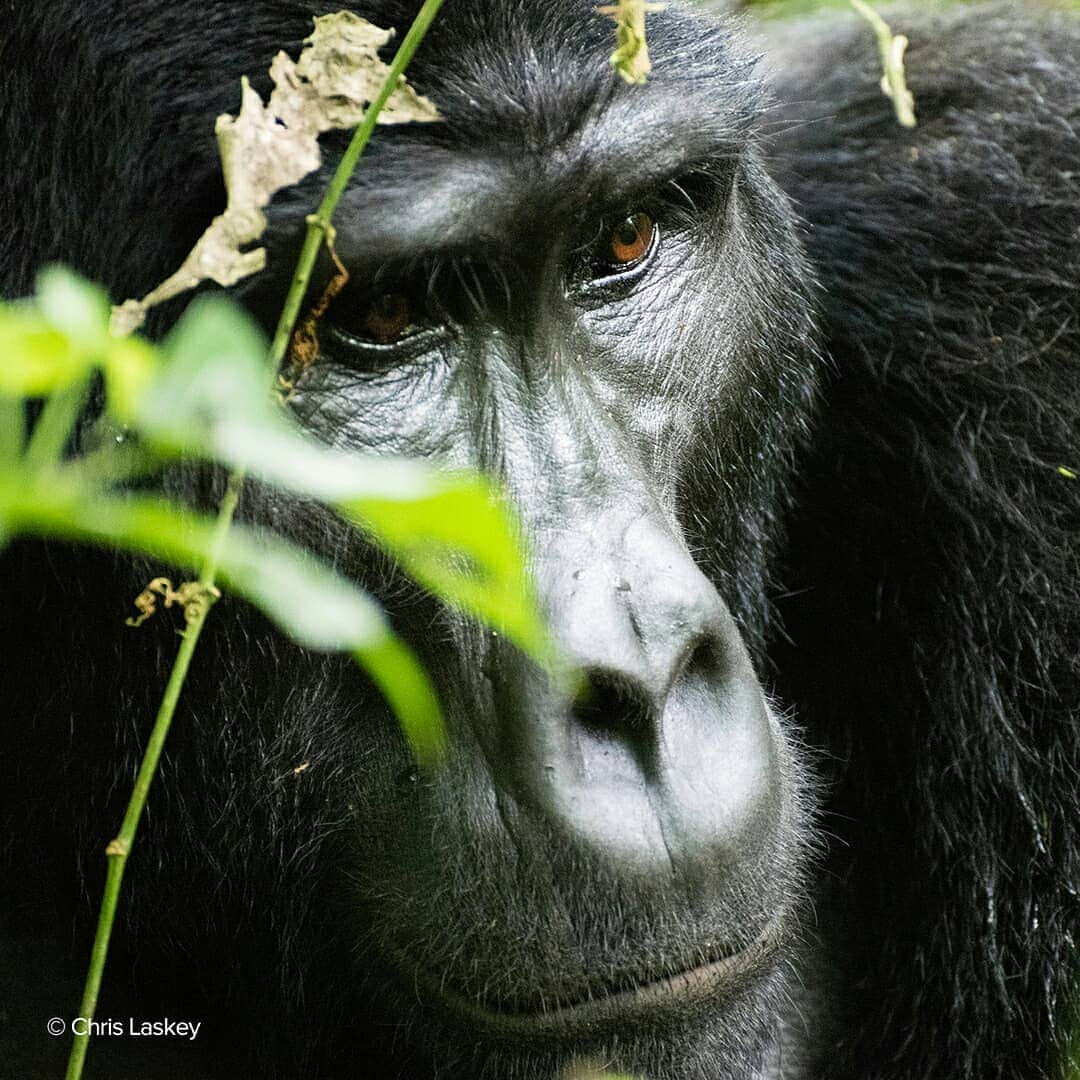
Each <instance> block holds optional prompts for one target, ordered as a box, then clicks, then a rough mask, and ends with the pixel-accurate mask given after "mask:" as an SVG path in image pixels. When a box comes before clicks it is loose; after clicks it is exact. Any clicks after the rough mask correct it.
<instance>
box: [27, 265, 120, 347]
mask: <svg viewBox="0 0 1080 1080" xmlns="http://www.w3.org/2000/svg"><path fill="white" fill-rule="evenodd" d="M36 300H37V306H38V310H39V311H40V312H41V314H42V316H43V317H44V319H45V321H46V322H48V323H49V325H50V326H52V327H53V328H54V329H55V330H58V331H60V333H62V334H63V335H64V336H65V337H66V338H67V339H68V341H69V342H70V343H71V345H72V347H73V348H76V349H81V350H82V352H83V353H84V354H85V355H87V356H95V355H98V354H100V353H102V352H104V350H105V348H106V346H107V344H108V341H109V297H108V296H107V295H106V293H105V290H104V289H101V288H99V287H98V286H97V285H92V284H90V282H88V281H85V280H84V279H83V278H81V277H79V276H78V274H75V273H73V272H72V271H71V270H68V269H67V267H64V266H47V267H45V269H43V270H42V271H41V272H40V273H39V274H38V276H37V293H36Z"/></svg>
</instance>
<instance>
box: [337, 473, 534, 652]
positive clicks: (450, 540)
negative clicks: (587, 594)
mask: <svg viewBox="0 0 1080 1080" xmlns="http://www.w3.org/2000/svg"><path fill="white" fill-rule="evenodd" d="M432 481H433V483H432V487H433V490H432V491H431V492H430V493H428V494H425V495H421V496H413V497H411V498H410V497H404V498H392V497H387V496H383V497H370V496H354V497H352V498H348V499H343V500H340V501H339V502H338V506H339V508H340V510H341V511H342V513H343V514H344V515H345V516H346V517H347V518H349V519H350V520H353V521H355V522H357V523H358V524H360V525H361V526H362V527H363V528H364V529H365V530H366V531H368V532H369V533H371V535H372V536H373V537H374V538H375V540H376V541H377V542H378V543H379V544H380V546H382V547H383V548H384V549H385V550H386V551H388V552H389V553H390V554H392V555H393V556H394V557H395V558H396V559H398V560H399V561H400V563H401V565H402V566H403V567H404V568H405V570H406V571H408V573H409V574H411V575H412V576H413V577H414V578H415V579H416V580H417V581H418V582H420V583H421V584H422V585H424V586H426V587H427V588H428V589H429V590H430V591H431V592H432V593H434V594H435V595H436V596H438V597H440V598H441V599H443V600H445V601H446V602H447V603H449V604H452V605H453V606H455V607H458V608H461V609H463V610H465V611H468V612H471V613H472V614H474V615H477V616H479V617H480V618H481V619H482V620H483V621H484V622H486V623H488V624H489V625H490V626H492V627H494V628H495V629H496V630H498V631H500V632H502V633H503V634H505V635H506V636H507V637H508V638H509V639H510V640H511V641H513V642H514V643H515V644H516V645H518V647H519V648H521V649H522V650H524V651H525V652H526V653H528V654H529V655H531V656H533V657H534V658H535V659H537V660H539V661H540V662H541V663H543V664H545V665H549V664H550V663H551V662H552V660H553V658H554V654H553V650H552V647H551V643H550V641H549V639H548V635H547V631H546V629H545V627H544V623H543V621H542V619H541V618H540V615H539V611H538V605H537V603H536V598H535V593H534V590H533V585H532V580H531V578H530V577H529V574H528V572H527V569H526V563H525V553H524V544H523V542H522V539H521V537H520V534H519V532H518V530H517V528H516V526H515V524H514V522H513V520H512V519H511V517H510V515H509V514H508V513H507V512H506V510H505V507H504V505H503V504H502V503H501V502H500V501H499V499H498V498H497V496H496V494H495V492H494V490H493V489H492V487H491V485H490V484H488V483H487V482H486V481H485V480H484V479H483V478H481V477H479V476H477V475H474V474H468V473H441V474H438V475H437V476H435V477H433V478H432Z"/></svg>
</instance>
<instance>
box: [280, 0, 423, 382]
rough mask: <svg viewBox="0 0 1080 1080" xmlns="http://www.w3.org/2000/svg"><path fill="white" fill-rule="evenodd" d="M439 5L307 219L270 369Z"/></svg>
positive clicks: (397, 61) (402, 51) (403, 48)
mask: <svg viewBox="0 0 1080 1080" xmlns="http://www.w3.org/2000/svg"><path fill="white" fill-rule="evenodd" d="M442 5H443V0H425V3H424V6H423V7H422V8H421V9H420V11H419V12H418V13H417V16H416V18H415V19H414V20H413V24H412V26H410V27H409V30H408V33H406V35H405V37H404V38H403V39H402V42H401V44H400V45H399V46H398V51H397V52H396V53H395V54H394V59H393V60H391V61H390V70H389V72H388V73H387V76H386V81H385V82H384V83H383V85H382V89H381V90H380V91H379V93H378V96H377V97H376V98H375V100H374V101H373V102H372V103H371V104H370V105H369V106H368V108H367V111H366V112H365V113H364V118H363V119H362V120H361V121H360V125H359V127H357V129H356V131H354V132H353V136H352V139H351V140H350V141H349V146H348V148H347V149H346V151H345V153H344V155H343V156H342V158H341V161H340V162H338V167H337V169H335V170H334V177H333V179H332V180H331V181H330V186H329V187H328V188H327V189H326V194H325V195H324V196H323V200H322V202H321V203H319V208H318V210H316V211H315V213H314V214H312V215H310V216H309V217H308V219H307V232H306V233H305V235H304V244H303V247H301V249H300V258H299V259H298V260H297V264H296V273H295V274H294V275H293V279H292V284H291V285H290V287H289V292H288V295H287V296H286V297H285V306H284V307H283V308H282V309H281V317H280V318H279V319H278V324H277V330H276V331H275V332H274V340H273V343H272V344H271V346H270V365H271V368H272V370H273V371H274V372H276V371H277V370H278V368H279V367H280V366H281V364H282V361H283V360H284V359H285V354H286V352H288V348H289V340H290V339H291V338H292V333H293V327H294V326H295V325H296V320H297V318H298V317H299V315H300V305H301V304H302V303H303V302H304V296H305V295H306V294H307V290H308V286H309V285H310V284H311V272H312V270H314V268H315V260H316V259H317V258H318V255H319V248H320V247H321V246H322V243H323V238H324V237H327V236H330V235H332V232H333V227H334V226H333V217H334V211H335V210H337V206H338V203H339V202H340V201H341V196H342V195H344V194H345V188H346V187H347V186H348V183H349V180H350V179H351V178H352V174H353V172H354V171H355V169H356V166H357V163H358V162H359V161H360V157H361V155H362V154H363V153H364V149H365V148H366V147H367V144H368V140H369V139H370V138H371V133H372V132H373V131H374V130H375V124H376V122H377V121H378V119H379V113H380V112H382V109H383V106H384V105H385V104H386V103H387V101H388V100H389V99H390V95H391V94H392V93H393V92H394V91H395V90H396V89H397V86H398V83H399V82H400V81H401V76H402V75H404V74H405V68H406V67H408V64H409V61H410V60H411V59H412V57H413V53H415V52H416V49H417V46H418V45H419V44H420V42H421V41H423V39H424V35H425V34H426V33H427V32H428V27H430V26H431V22H432V20H433V19H434V18H435V16H436V15H437V14H438V12H439V8H440V7H442Z"/></svg>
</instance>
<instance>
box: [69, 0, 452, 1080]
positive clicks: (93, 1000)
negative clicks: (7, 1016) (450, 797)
mask: <svg viewBox="0 0 1080 1080" xmlns="http://www.w3.org/2000/svg"><path fill="white" fill-rule="evenodd" d="M442 2H443V0H425V3H424V5H423V7H422V8H421V9H420V12H419V14H418V15H417V17H416V19H415V21H414V22H413V24H412V26H411V27H410V28H409V32H408V33H407V34H406V35H405V38H404V40H403V41H402V43H401V46H400V47H399V48H398V50H397V53H396V55H395V56H394V59H393V61H392V62H391V64H390V68H389V70H388V72H387V74H386V78H385V80H384V82H383V85H382V88H381V89H380V91H379V93H378V94H377V96H376V97H375V99H374V101H372V102H371V104H370V105H369V106H368V108H367V110H366V112H365V113H364V117H363V120H362V121H361V123H360V126H359V127H358V128H357V129H356V131H355V133H354V134H353V137H352V140H351V142H350V143H349V147H348V149H347V150H346V152H345V155H344V157H343V158H342V159H341V162H340V163H339V165H338V168H337V170H336V171H335V173H334V178H333V180H332V181H331V183H330V186H329V188H328V190H327V192H326V195H325V196H324V198H323V200H322V202H321V203H320V205H319V209H318V211H317V212H316V213H315V214H314V215H312V216H311V217H310V218H309V219H308V230H307V234H306V236H305V239H304V246H303V248H302V250H301V253H300V258H299V261H298V263H297V267H296V271H295V273H294V274H293V279H292V284H291V286H290V289H289V293H288V296H287V298H286V303H285V306H284V308H283V310H282V312H281V316H280V318H279V320H278V325H277V331H276V333H275V335H274V339H273V343H272V345H271V348H270V357H269V363H270V367H271V370H273V371H276V370H277V369H278V368H279V367H280V365H281V363H282V361H283V360H284V358H285V352H286V349H287V347H288V343H289V339H290V337H291V335H292V331H293V327H294V325H295V323H296V318H297V315H298V313H299V310H300V304H301V302H302V300H303V296H304V294H305V292H306V291H307V287H308V283H309V281H310V278H311V271H312V268H313V267H314V264H315V259H316V257H317V255H318V250H319V245H320V243H321V241H322V240H323V238H325V237H329V236H330V235H332V229H333V225H332V218H333V214H334V211H335V210H336V208H337V205H338V202H339V201H340V199H341V196H342V194H343V193H344V191H345V187H346V185H347V184H348V182H349V179H350V177H351V176H352V173H353V170H354V169H355V168H356V165H357V162H358V161H359V160H360V156H361V155H362V154H363V152H364V148H365V147H366V146H367V143H368V140H369V139H370V137H371V133H372V131H373V130H374V128H375V123H376V121H377V120H378V116H379V113H380V111H381V110H382V109H383V107H384V106H385V105H386V104H387V102H388V101H389V99H390V97H391V95H392V94H393V93H394V92H395V90H397V89H398V87H399V84H400V80H401V77H402V75H403V73H404V70H405V67H406V66H407V64H408V63H409V61H410V60H411V59H412V56H413V53H414V52H415V51H416V48H417V46H418V45H419V44H420V42H421V40H422V39H423V37H424V35H425V33H426V32H427V30H428V28H429V27H430V25H431V23H432V20H433V19H434V18H435V15H436V14H437V13H438V10H439V8H440V7H441V6H442ZM53 400H55V398H54V399H53ZM50 405H51V402H50ZM58 408H59V406H58ZM243 481H244V470H243V469H234V470H233V472H232V473H231V474H230V476H229V479H228V484H227V487H226V491H225V496H224V498H223V500H222V503H221V507H220V510H219V512H218V518H217V525H216V528H215V533H214V538H213V541H212V545H211V548H210V552H209V554H208V555H207V558H206V560H205V562H204V563H203V567H202V572H201V573H200V575H199V585H200V588H201V589H202V590H203V591H204V593H205V595H206V597H207V599H208V602H207V603H206V604H204V605H201V606H200V609H199V610H198V611H197V612H196V614H195V617H194V618H193V619H191V620H190V621H189V622H188V624H187V628H186V630H185V631H184V634H183V642H182V643H181V646H180V649H179V651H178V652H177V655H176V660H175V662H174V664H173V668H172V671H171V672H170V675H169V680H168V683H167V685H166V688H165V693H164V695H163V697H162V700H161V705H160V708H159V709H158V713H157V717H156V718H155V720H154V726H153V728H152V730H151V732H150V738H149V741H148V743H147V748H146V752H145V754H144V756H143V760H142V763H141V764H140V766H139V772H138V776H137V777H136V781H135V787H134V790H133V791H132V794H131V799H130V801H129V802H128V806H127V810H126V812H125V814H124V819H123V822H122V824H121V827H120V832H119V833H118V835H117V836H116V838H115V839H113V840H112V841H111V842H110V843H109V845H108V847H107V848H106V856H107V859H108V874H107V877H106V882H105V891H104V895H103V897H102V902H101V908H100V911H99V914H98V924H97V930H96V933H95V936H94V944H93V948H92V950H91V956H90V965H89V968H88V970H87V975H86V982H85V985H84V989H83V996H82V1002H81V1005H80V1016H82V1017H85V1018H86V1019H90V1018H92V1017H93V1016H94V1013H95V1011H96V1009H97V1002H98V994H99V992H100V989H101V980H102V976H103V974H104V971H105V961H106V958H107V955H108V950H109V941H110V939H111V937H112V929H113V924H114V922H115V918H116V906H117V903H118V900H119V897H120V887H121V884H122V882H123V878H124V869H125V867H126V865H127V859H128V856H129V854H130V853H131V848H132V845H133V844H134V841H135V836H136V833H137V831H138V827H139V821H140V819H141V817H142V812H143V808H144V806H145V805H146V798H147V795H148V793H149V790H150V785H151V783H152V781H153V778H154V774H155V772H156V770H157V765H158V760H159V758H160V756H161V751H162V748H163V747H164V745H165V740H166V738H167V736H168V733H169V728H170V726H171V724H172V720H173V716H174V715H175V712H176V706H177V703H178V701H179V699H180V693H181V691H182V689H183V686H184V682H185V679H186V678H187V673H188V670H189V668H190V665H191V660H192V657H193V656H194V654H195V649H196V647H197V645H198V642H199V637H200V635H201V634H202V629H203V626H204V625H205V623H206V618H207V616H208V614H209V612H210V608H211V607H212V604H213V598H214V595H215V593H216V589H217V586H216V578H217V572H218V564H219V562H220V559H221V552H222V546H223V545H224V543H225V539H226V537H227V536H228V532H229V528H230V526H231V525H232V520H233V516H234V514H235V512H236V507H237V504H238V502H239V498H240V490H241V487H242V485H243ZM385 647H392V645H389V646H385ZM380 682H381V683H382V681H381V680H380ZM382 685H383V688H384V689H385V684H384V683H382ZM89 1038H90V1036H89V1024H84V1025H83V1027H82V1033H81V1034H79V1035H76V1036H75V1037H74V1041H73V1043H72V1047H71V1054H70V1057H69V1059H68V1066H67V1074H66V1080H80V1078H81V1076H82V1070H83V1064H84V1062H85V1060H86V1053H87V1049H88V1047H89Z"/></svg>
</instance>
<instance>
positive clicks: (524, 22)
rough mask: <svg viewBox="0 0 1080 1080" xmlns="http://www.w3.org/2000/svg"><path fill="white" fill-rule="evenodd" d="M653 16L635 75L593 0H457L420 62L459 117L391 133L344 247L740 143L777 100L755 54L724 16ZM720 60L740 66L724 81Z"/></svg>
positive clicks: (430, 238)
mask: <svg viewBox="0 0 1080 1080" xmlns="http://www.w3.org/2000/svg"><path fill="white" fill-rule="evenodd" d="M359 10H360V11H362V12H363V14H365V16H367V17H369V18H371V19H372V20H373V21H375V22H377V23H381V24H385V25H394V24H397V25H402V24H404V23H405V22H406V21H407V20H408V18H409V14H408V13H407V12H406V13H403V12H402V10H401V8H400V6H399V5H362V6H360V8H359ZM650 18H663V19H664V20H665V28H664V29H665V33H664V36H663V37H662V39H661V40H662V42H663V44H662V46H661V47H660V48H658V49H657V50H655V52H654V56H653V60H654V64H655V68H654V73H653V76H652V78H651V79H650V81H649V82H648V83H647V84H646V85H644V86H627V85H626V84H625V83H624V82H623V81H622V80H621V79H619V78H618V77H617V76H616V75H615V74H614V72H613V71H612V70H611V69H610V67H609V66H608V65H607V63H606V62H605V57H606V55H607V53H608V52H609V51H610V49H611V48H612V47H613V43H614V36H613V26H612V23H611V21H610V20H609V19H607V18H605V17H603V16H601V15H598V14H597V13H596V12H595V11H594V10H593V9H592V8H591V7H590V6H588V5H581V4H577V3H565V2H557V3H553V4H544V5H535V4H532V5H526V4H520V3H519V4H506V5H483V4H472V3H457V4H450V5H447V7H446V9H445V12H444V14H443V15H442V16H441V17H440V25H439V32H438V33H437V34H434V35H432V36H431V37H430V38H429V39H428V40H426V41H425V42H424V44H423V45H422V46H421V50H420V52H419V54H418V56H417V58H416V60H415V61H414V64H413V67H412V70H411V73H410V78H411V79H412V81H413V82H414V83H415V84H416V85H417V86H418V87H419V88H420V89H421V90H423V91H424V92H425V93H428V94H429V95H430V96H431V97H433V98H434V100H435V101H436V103H437V105H438V107H439V110H440V113H441V115H442V117H443V121H442V123H439V124H433V125H410V126H408V127H405V128H393V129H386V128H384V129H381V130H380V131H379V132H378V133H377V134H376V136H375V138H374V139H373V141H372V145H371V147H370V148H369V151H368V155H367V157H366V159H365V162H364V165H363V167H362V168H361V169H360V170H359V172H358V174H357V176H356V179H355V180H354V182H353V185H352V186H351V189H350V191H349V193H348V195H347V196H346V199H345V201H344V203H343V205H342V209H341V214H340V218H339V221H340V223H341V224H342V225H343V226H344V230H343V231H344V233H345V234H346V235H345V236H344V237H343V241H342V248H341V253H342V255H343V257H345V258H346V259H347V260H350V259H351V260H352V262H353V265H355V264H356V261H357V260H364V259H368V258H370V259H373V260H382V259H384V258H387V257H392V258H396V257H403V258H408V257H411V256H413V255H418V254H424V253H430V252H431V251H433V250H438V249H440V248H445V247H459V248H460V247H466V246H470V245H473V244H475V243H476V242H478V241H479V242H481V243H485V242H489V241H491V240H493V239H495V238H510V237H514V236H515V235H516V234H518V233H520V232H521V227H522V223H530V224H531V223H535V222H536V221H537V220H538V219H539V218H543V217H544V216H545V215H547V216H548V219H549V220H550V218H551V217H552V216H559V217H563V218H571V217H572V218H575V219H577V218H580V217H581V216H583V215H595V214H596V212H597V211H598V210H599V211H603V210H606V209H608V208H609V207H613V206H621V205H625V204H626V203H627V202H628V201H629V200H632V199H633V198H634V197H635V196H637V195H641V194H642V193H645V192H648V191H650V190H652V189H654V188H655V187H656V186H658V185H659V184H660V183H661V182H662V181H664V180H666V179H668V178H671V177H672V176H674V175H676V174H678V173H679V172H680V171H682V170H684V169H685V168H686V167H687V166H689V165H693V164H698V163H707V162H713V161H716V160H726V159H730V158H732V157H735V156H737V155H738V153H739V152H740V150H741V149H742V147H743V146H744V145H745V144H746V141H747V138H748V137H749V135H750V133H751V131H752V128H753V122H754V118H755V117H756V115H757V114H758V112H759V110H760V105H761V102H760V96H761V95H760V83H758V82H757V81H755V80H753V79H752V78H751V69H752V64H749V63H746V62H743V61H738V62H737V61H735V60H734V59H733V57H732V56H731V55H730V50H731V44H732V43H731V35H730V34H729V33H727V32H726V31H724V30H723V29H722V28H721V27H720V26H719V25H718V24H705V27H704V31H703V27H702V22H701V20H700V19H697V20H693V21H691V20H690V19H689V18H688V17H687V15H686V14H685V13H684V12H683V11H681V10H679V9H677V8H672V9H671V10H667V11H664V12H663V13H659V14H657V15H655V16H650ZM691 29H693V34H691ZM718 65H720V66H722V67H724V68H725V69H726V70H728V71H730V72H731V73H732V74H731V78H729V79H726V80H724V81H723V82H722V83H720V84H719V85H718V83H717V80H716V77H715V71H716V68H717V66H718ZM286 213H287V212H286ZM359 229H362V230H363V235H362V238H360V237H359V236H357V235H356V230H359ZM350 230H352V231H353V236H352V237H351V238H350V237H349V236H348V233H349V232H350ZM350 239H352V240H353V241H354V244H353V245H350V242H349V241H350ZM354 246H355V249H356V250H353V247H354Z"/></svg>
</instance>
